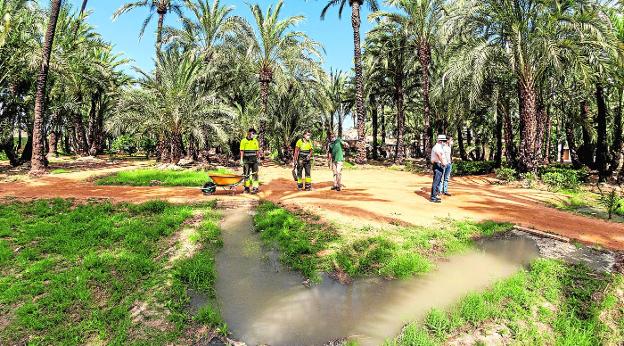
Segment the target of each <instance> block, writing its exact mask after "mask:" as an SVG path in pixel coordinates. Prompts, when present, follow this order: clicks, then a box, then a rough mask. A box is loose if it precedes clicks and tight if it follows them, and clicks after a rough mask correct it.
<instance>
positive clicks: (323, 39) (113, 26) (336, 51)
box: [69, 0, 372, 71]
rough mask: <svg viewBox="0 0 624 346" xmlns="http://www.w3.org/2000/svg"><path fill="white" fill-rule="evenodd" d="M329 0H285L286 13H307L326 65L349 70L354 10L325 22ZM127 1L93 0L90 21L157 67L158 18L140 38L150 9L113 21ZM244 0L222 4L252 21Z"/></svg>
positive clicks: (303, 27) (145, 64)
mask: <svg viewBox="0 0 624 346" xmlns="http://www.w3.org/2000/svg"><path fill="white" fill-rule="evenodd" d="M326 1H327V0H307V1H305V0H285V1H284V6H283V8H282V16H293V15H304V16H305V17H306V20H305V21H304V22H303V23H301V24H300V25H299V27H298V28H297V30H300V31H304V32H306V33H307V34H308V35H309V36H310V37H311V38H312V39H314V40H316V41H318V42H320V43H321V44H322V45H323V47H324V48H325V52H326V54H325V62H324V66H325V68H326V69H327V70H329V69H330V68H333V69H340V70H343V71H348V70H350V69H351V67H352V66H353V33H352V29H351V9H350V8H349V7H348V5H347V6H346V7H345V10H344V12H343V17H342V19H340V20H339V19H338V8H333V9H332V10H330V12H329V13H328V15H327V17H326V18H325V20H324V21H321V20H320V13H321V10H322V8H323V6H324V5H325V3H326ZM125 2H126V1H124V0H89V4H88V7H87V9H88V10H89V11H91V12H92V13H91V16H90V17H89V18H88V21H89V22H90V23H91V24H92V25H94V26H95V27H96V29H97V31H98V32H99V33H100V34H101V35H102V36H103V37H104V39H105V40H106V41H109V42H111V43H112V44H113V45H114V47H115V51H116V52H119V53H123V54H124V55H125V56H126V57H127V58H130V59H132V60H134V65H136V66H138V67H140V68H141V69H146V70H149V69H151V68H152V66H153V61H152V59H153V56H154V42H155V40H156V35H155V28H156V17H154V19H153V21H152V23H150V25H149V26H148V27H147V29H146V31H145V36H144V37H143V38H142V39H141V41H139V39H138V36H139V30H140V28H141V24H142V23H143V20H145V18H146V17H147V15H148V11H147V9H136V10H134V11H132V12H130V13H127V14H125V15H123V16H121V17H120V18H119V19H117V20H116V21H114V22H113V21H112V19H111V17H112V14H113V12H114V11H115V10H116V9H117V8H119V7H120V6H121V5H122V4H124V3H125ZM250 2H252V0H250V1H247V2H246V1H243V0H222V4H225V5H233V6H234V7H235V10H234V13H235V14H236V15H239V16H242V17H244V18H246V19H248V20H251V13H250V10H249V7H248V5H247V4H246V3H250ZM256 2H257V3H258V4H260V6H262V7H263V8H267V7H268V6H269V5H270V4H274V3H275V2H277V0H256ZM69 3H71V4H72V6H73V8H74V9H75V10H77V9H79V7H80V4H81V3H82V0H69ZM369 13H370V12H369V11H368V8H365V9H364V11H363V13H362V27H361V33H362V40H364V37H365V36H364V35H365V33H366V32H367V31H368V30H370V28H371V27H372V24H371V23H369V22H368V20H367V19H366V16H367V15H368V14H369ZM178 23H179V21H178V19H177V18H176V17H174V16H173V15H170V16H169V17H168V18H166V19H165V24H169V25H177V24H178Z"/></svg>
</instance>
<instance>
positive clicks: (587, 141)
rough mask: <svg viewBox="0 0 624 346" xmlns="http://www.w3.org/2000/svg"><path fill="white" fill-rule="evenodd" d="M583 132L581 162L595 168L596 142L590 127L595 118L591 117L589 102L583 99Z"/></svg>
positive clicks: (580, 150)
mask: <svg viewBox="0 0 624 346" xmlns="http://www.w3.org/2000/svg"><path fill="white" fill-rule="evenodd" d="M580 108H581V117H580V119H581V130H582V131H581V132H582V135H583V145H581V146H580V148H579V160H581V163H582V164H584V165H586V166H588V167H590V168H592V169H593V168H595V167H596V165H595V163H596V161H595V159H594V151H595V150H594V143H593V141H592V136H591V132H590V131H589V129H588V127H589V126H592V125H593V119H591V114H590V112H589V104H588V103H587V102H586V101H582V102H581V105H580Z"/></svg>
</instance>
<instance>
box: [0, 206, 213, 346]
mask: <svg viewBox="0 0 624 346" xmlns="http://www.w3.org/2000/svg"><path fill="white" fill-rule="evenodd" d="M198 209H199V210H209V209H210V208H209V207H208V206H206V205H196V206H182V205H170V204H168V203H165V202H160V201H152V202H147V203H143V204H138V205H134V204H111V203H108V202H106V203H95V202H94V203H86V204H76V203H75V202H74V201H71V200H62V199H54V200H38V201H34V202H28V203H21V202H16V203H11V204H5V205H1V206H0V274H1V275H0V315H2V316H4V321H5V322H4V323H6V325H5V326H4V327H3V328H2V329H1V330H0V344H8V345H13V344H24V343H28V344H33V345H36V344H43V345H59V344H86V343H98V342H105V343H110V344H129V343H145V344H153V345H162V344H170V343H172V342H174V341H175V340H177V339H178V338H179V337H181V335H182V331H183V330H184V328H185V327H186V326H187V325H188V323H189V322H190V321H191V320H192V319H191V316H190V314H189V312H188V309H187V306H188V302H189V297H188V295H187V292H186V290H187V289H188V288H189V287H195V286H197V287H200V288H201V289H204V290H212V289H213V288H211V286H210V285H211V283H213V282H214V260H212V261H211V259H212V257H210V256H209V255H208V253H203V252H200V254H201V256H202V257H200V258H201V260H202V263H199V261H198V259H196V258H194V257H192V258H190V259H187V260H182V261H180V262H179V263H175V264H174V265H173V269H172V268H170V267H169V266H168V264H167V258H163V257H162V256H161V254H162V253H163V250H164V248H165V247H167V246H168V245H167V244H168V241H167V239H168V238H169V236H171V235H173V233H174V232H175V231H176V230H177V229H179V228H180V227H181V225H182V223H183V222H184V221H185V220H186V219H188V218H189V217H190V216H191V215H192V214H193V213H194V211H195V210H198ZM204 222H205V224H206V226H205V227H204V228H206V229H209V228H212V226H209V224H211V223H214V220H212V219H207V220H205V221H204ZM200 229H201V228H200ZM215 235H216V234H215ZM217 236H218V235H217ZM207 249H208V248H207ZM207 251H208V250H207ZM187 261H188V262H187ZM172 272H173V273H174V274H172ZM200 274H201V275H205V276H206V277H202V278H199V275H200ZM210 274H212V275H210ZM171 277H173V279H172V281H173V284H172V285H171V286H169V285H166V284H165V283H166V282H167V281H169V280H170V278H171ZM141 302H144V303H146V306H148V307H149V309H151V310H150V315H152V316H154V317H155V319H156V321H160V322H159V323H157V324H158V326H154V325H153V324H144V323H142V322H141V321H140V320H137V318H138V317H137V315H133V314H132V311H133V310H135V309H137V308H138V307H140V306H141V305H142V304H141ZM152 310H154V311H152ZM167 311H168V312H167ZM139 316H140V315H139Z"/></svg>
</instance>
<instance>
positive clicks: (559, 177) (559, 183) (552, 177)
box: [542, 170, 580, 190]
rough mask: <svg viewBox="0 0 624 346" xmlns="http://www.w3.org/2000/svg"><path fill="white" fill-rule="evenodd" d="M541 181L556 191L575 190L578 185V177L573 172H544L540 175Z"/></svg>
mask: <svg viewBox="0 0 624 346" xmlns="http://www.w3.org/2000/svg"><path fill="white" fill-rule="evenodd" d="M542 181H543V182H544V184H546V185H548V186H549V187H551V188H553V189H556V190H562V189H566V190H576V189H578V187H579V185H580V183H579V180H578V176H577V174H576V172H575V171H573V170H559V171H556V172H546V173H544V174H543V175H542Z"/></svg>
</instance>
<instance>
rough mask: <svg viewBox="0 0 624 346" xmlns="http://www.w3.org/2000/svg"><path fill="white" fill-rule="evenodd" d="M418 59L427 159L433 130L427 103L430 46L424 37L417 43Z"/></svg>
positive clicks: (429, 155) (429, 108)
mask: <svg viewBox="0 0 624 346" xmlns="http://www.w3.org/2000/svg"><path fill="white" fill-rule="evenodd" d="M418 60H419V61H420V66H421V69H422V95H423V120H424V127H425V128H424V129H423V130H424V131H423V138H424V143H423V144H424V147H425V157H426V158H427V160H429V159H430V157H431V143H432V138H433V132H432V130H431V114H430V113H431V106H430V103H429V67H430V65H431V48H430V47H429V43H428V42H427V40H426V39H425V38H423V39H421V40H420V42H419V45H418Z"/></svg>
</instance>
